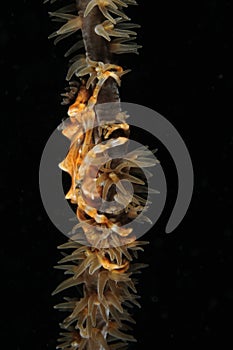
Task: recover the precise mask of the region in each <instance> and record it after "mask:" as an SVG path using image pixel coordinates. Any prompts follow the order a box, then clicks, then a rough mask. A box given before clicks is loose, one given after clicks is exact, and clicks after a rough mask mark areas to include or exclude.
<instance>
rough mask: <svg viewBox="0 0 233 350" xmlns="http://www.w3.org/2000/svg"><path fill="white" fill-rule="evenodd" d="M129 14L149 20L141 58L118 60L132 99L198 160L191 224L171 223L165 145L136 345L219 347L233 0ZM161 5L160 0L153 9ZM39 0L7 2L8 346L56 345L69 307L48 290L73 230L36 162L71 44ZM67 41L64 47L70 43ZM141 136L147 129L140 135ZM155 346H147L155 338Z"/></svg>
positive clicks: (173, 181) (225, 271) (228, 199)
mask: <svg viewBox="0 0 233 350" xmlns="http://www.w3.org/2000/svg"><path fill="white" fill-rule="evenodd" d="M138 3H139V6H138V7H134V8H133V7H130V8H129V9H128V11H127V14H128V15H129V16H130V17H131V18H132V20H133V22H136V23H139V24H140V25H141V29H140V30H139V34H138V42H139V43H140V44H142V45H143V48H142V49H141V50H140V55H139V56H136V55H130V57H129V56H127V57H125V58H123V57H122V58H121V63H122V64H123V65H124V66H125V67H126V68H131V69H132V72H131V73H129V74H128V75H127V76H125V77H124V78H123V79H122V87H121V89H120V94H121V98H122V100H123V101H127V102H134V103H138V104H141V105H145V106H147V107H150V108H152V109H154V110H156V111H157V112H159V113H160V114H162V115H163V116H164V117H166V118H167V119H168V120H169V121H170V122H171V123H172V124H173V125H174V126H175V128H176V129H177V130H178V131H179V133H180V135H181V136H182V138H183V139H184V141H185V143H186V145H187V147H188V149H189V152H190V155H191V158H192V162H193V167H194V180H195V185H194V193H193V198H192V202H191V204H190V207H189V210H188V212H187V214H186V216H185V218H184V219H183V221H182V223H181V224H180V225H179V226H178V227H177V228H176V230H175V231H174V232H172V233H171V234H169V235H166V234H165V233H164V229H165V226H166V223H167V220H168V218H169V215H170V212H171V210H172V206H173V205H174V200H175V195H176V191H177V178H176V173H175V169H174V164H173V163H172V160H171V159H170V156H169V154H168V153H167V151H166V150H165V149H164V148H163V146H162V145H160V144H159V143H157V142H155V145H153V146H155V147H157V148H158V153H157V156H158V158H159V159H160V161H161V164H162V166H163V168H164V171H165V173H166V177H167V183H168V200H167V203H166V207H165V210H164V212H163V214H162V216H161V218H160V220H159V221H158V223H157V224H156V226H155V227H153V229H152V230H151V231H150V232H148V233H147V234H146V236H145V237H143V238H144V239H147V240H149V241H150V244H149V245H148V246H146V248H145V252H144V253H141V255H140V261H142V262H145V263H149V267H148V268H147V269H145V270H143V273H142V274H141V275H139V284H138V293H139V294H140V295H141V305H142V308H141V309H140V310H138V309H137V310H136V309H135V310H133V311H134V315H135V319H136V321H137V324H136V326H135V329H134V333H135V335H136V337H137V339H138V343H136V344H133V345H132V346H131V347H130V349H131V348H132V349H142V348H145V347H146V346H147V348H148V349H149V348H152V349H153V348H156V349H164V348H170V349H175V348H176V347H186V348H187V347H188V348H190V347H193V348H195V349H197V348H198V347H200V346H207V347H209V348H210V347H212V346H213V345H217V346H221V348H222V349H228V348H229V349H230V348H232V346H233V341H232V326H233V323H232V314H233V283H232V253H233V251H232V248H233V233H232V147H233V133H232V127H231V122H232V116H233V114H232V112H233V107H232V101H233V98H232V97H233V75H232V62H233V55H232V47H233V22H232V17H233V3H232V1H226V0H218V1H217V0H211V1H210V0H209V1H206V0H203V1H200V0H197V1H166V0H165V1H164V0H163V1H160V0H158V1H144V2H143V1H140V0H139V1H138ZM152 4H153V7H152ZM48 10H51V7H50V6H45V5H43V4H42V2H41V1H32V0H31V1H29V0H28V1H27V0H25V1H22V0H18V1H11V2H4V4H2V5H1V21H0V45H1V57H0V64H1V84H0V89H1V98H2V102H1V138H0V139H1V158H2V159H1V182H0V186H1V192H0V193H1V214H2V225H1V244H0V253H1V258H2V262H1V290H2V291H3V295H2V297H1V303H2V306H1V309H2V310H4V313H3V314H2V313H1V317H0V319H1V323H2V325H1V327H0V331H1V333H2V334H1V348H7V349H12V350H13V349H14V350H24V349H33V350H42V349H48V350H52V349H54V348H55V346H56V338H57V335H58V332H59V327H58V322H59V319H60V315H58V312H57V311H56V310H53V305H54V304H56V303H57V302H58V301H60V300H61V297H62V296H58V297H52V296H51V292H52V291H53V289H54V288H55V287H56V286H57V284H58V283H59V282H60V281H61V280H62V279H63V275H61V273H60V272H59V271H57V270H54V269H53V265H55V264H56V261H57V260H58V259H59V258H60V254H59V252H58V251H57V249H56V247H57V245H58V244H61V243H63V242H64V236H63V235H62V234H61V233H60V232H58V231H57V229H56V228H55V227H54V226H53V224H52V223H51V222H50V220H49V219H48V216H47V214H46V212H45V210H44V208H43V205H42V203H41V199H40V194H39V187H38V169H39V162H40V157H41V153H42V151H43V147H44V145H45V143H46V141H47V139H48V138H49V136H50V134H51V132H52V131H53V130H54V129H55V128H56V127H57V125H58V124H59V123H60V121H61V119H62V118H64V117H66V109H65V108H64V107H62V106H61V105H60V102H61V98H60V93H61V92H62V91H63V89H64V87H65V86H66V83H65V74H66V71H67V60H66V59H64V58H63V52H64V50H63V45H61V46H59V47H57V48H56V47H54V46H53V43H52V42H51V41H49V40H48V39H47V37H48V35H49V34H50V33H51V32H52V31H53V30H54V26H53V24H52V23H51V21H50V20H49V18H48V15H47V11H48ZM64 47H65V44H64ZM137 136H138V138H140V139H141V141H143V140H144V139H145V134H144V133H143V131H141V133H140V132H139V133H138V135H137ZM148 344H150V345H148Z"/></svg>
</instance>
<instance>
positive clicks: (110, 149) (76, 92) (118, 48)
mask: <svg viewBox="0 0 233 350" xmlns="http://www.w3.org/2000/svg"><path fill="white" fill-rule="evenodd" d="M52 2H53V1H51V3H52ZM128 5H136V2H135V1H134V0H91V1H90V0H77V1H76V2H75V3H73V4H69V5H67V6H65V7H63V8H62V9H60V10H56V11H55V12H50V15H51V16H52V17H53V18H54V19H56V20H58V21H63V22H65V23H64V24H63V25H62V26H61V27H60V28H59V29H57V30H56V31H55V32H54V33H52V34H51V35H50V38H55V43H58V42H59V41H60V40H62V39H64V38H66V37H67V36H71V35H72V36H73V37H74V38H75V43H74V45H73V46H72V47H71V49H69V50H68V51H67V53H66V54H65V55H66V56H69V55H70V54H75V55H74V56H73V57H72V58H71V59H70V67H69V70H68V73H67V80H71V79H72V80H71V81H70V83H69V87H68V88H67V89H66V92H65V93H64V94H62V95H63V97H64V99H63V104H69V105H70V106H69V109H68V115H69V121H67V122H66V123H64V125H63V128H62V133H63V135H64V136H66V137H67V138H69V139H70V142H71V144H70V148H69V151H68V154H67V156H66V158H65V159H64V160H63V161H62V162H61V163H60V164H59V166H60V168H61V169H62V170H63V171H66V172H68V173H69V175H70V177H71V187H70V190H69V191H68V193H67V194H66V199H68V200H70V201H71V203H72V204H73V205H75V206H76V215H77V218H78V221H79V223H78V224H77V225H76V226H75V227H74V229H73V231H72V235H71V237H70V239H69V241H68V242H66V243H64V244H62V245H61V246H60V247H59V249H62V250H65V251H68V253H63V258H62V260H61V261H60V262H59V265H58V266H56V268H58V269H62V270H64V271H65V274H66V275H70V277H69V278H68V279H66V280H65V281H64V282H62V283H61V284H60V285H59V286H58V287H57V288H56V290H55V291H54V293H53V294H56V293H59V292H62V291H64V290H66V289H69V290H72V292H74V291H75V290H77V288H79V289H80V291H81V293H82V296H81V297H70V296H69V297H65V298H64V302H62V303H61V304H59V305H56V307H55V308H56V309H59V310H62V311H65V312H66V313H68V316H66V317H65V319H64V321H63V322H62V324H61V328H62V332H61V337H60V338H59V340H58V342H59V345H58V346H57V348H60V349H66V350H71V349H72V350H75V349H79V350H82V349H87V350H102V349H105V350H108V349H120V348H122V349H123V348H125V347H126V346H127V343H128V341H135V338H134V337H133V336H132V334H130V331H131V326H130V324H132V323H134V320H133V318H132V315H131V313H130V312H129V309H130V308H132V306H134V305H137V306H140V305H139V303H138V298H139V296H138V295H137V291H136V287H135V284H136V280H135V278H134V274H136V273H138V272H140V269H141V268H143V267H145V264H141V263H133V259H134V258H137V253H138V251H142V250H143V248H142V246H143V245H144V244H146V242H144V241H137V240H136V232H134V230H133V228H132V227H130V223H132V222H133V220H135V219H138V217H139V215H140V213H141V212H142V211H143V209H145V203H146V198H147V185H146V180H145V176H144V174H143V171H142V168H144V167H148V166H153V165H155V162H154V159H151V158H150V157H149V155H148V153H147V150H146V148H145V149H139V150H134V151H131V152H127V147H128V139H129V131H130V130H129V129H130V128H129V125H128V124H127V122H126V119H127V115H126V113H125V112H123V111H122V110H121V107H120V98H119V91H118V88H119V86H120V83H121V77H122V76H123V75H124V74H125V73H127V72H128V71H124V70H123V68H122V67H121V66H119V65H118V63H117V61H118V59H117V57H118V55H119V54H121V53H127V52H129V53H132V52H133V53H138V49H139V48H140V46H139V45H137V44H135V43H134V42H133V39H134V38H135V37H136V32H135V31H134V29H135V28H137V27H138V25H136V24H132V23H131V22H130V19H129V18H128V16H127V15H126V14H125V12H124V9H125V8H127V7H128ZM80 33H81V38H79V35H80ZM77 52H78V54H77ZM105 103H112V105H111V106H113V107H112V108H111V109H109V108H105ZM122 149H124V150H125V157H124V158H121V157H120V156H117V155H118V154H121V152H120V151H119V150H122ZM138 164H141V166H140V167H139V166H138ZM127 182H128V183H130V184H131V188H132V189H133V193H132V191H130V189H129V188H128V187H127Z"/></svg>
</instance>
